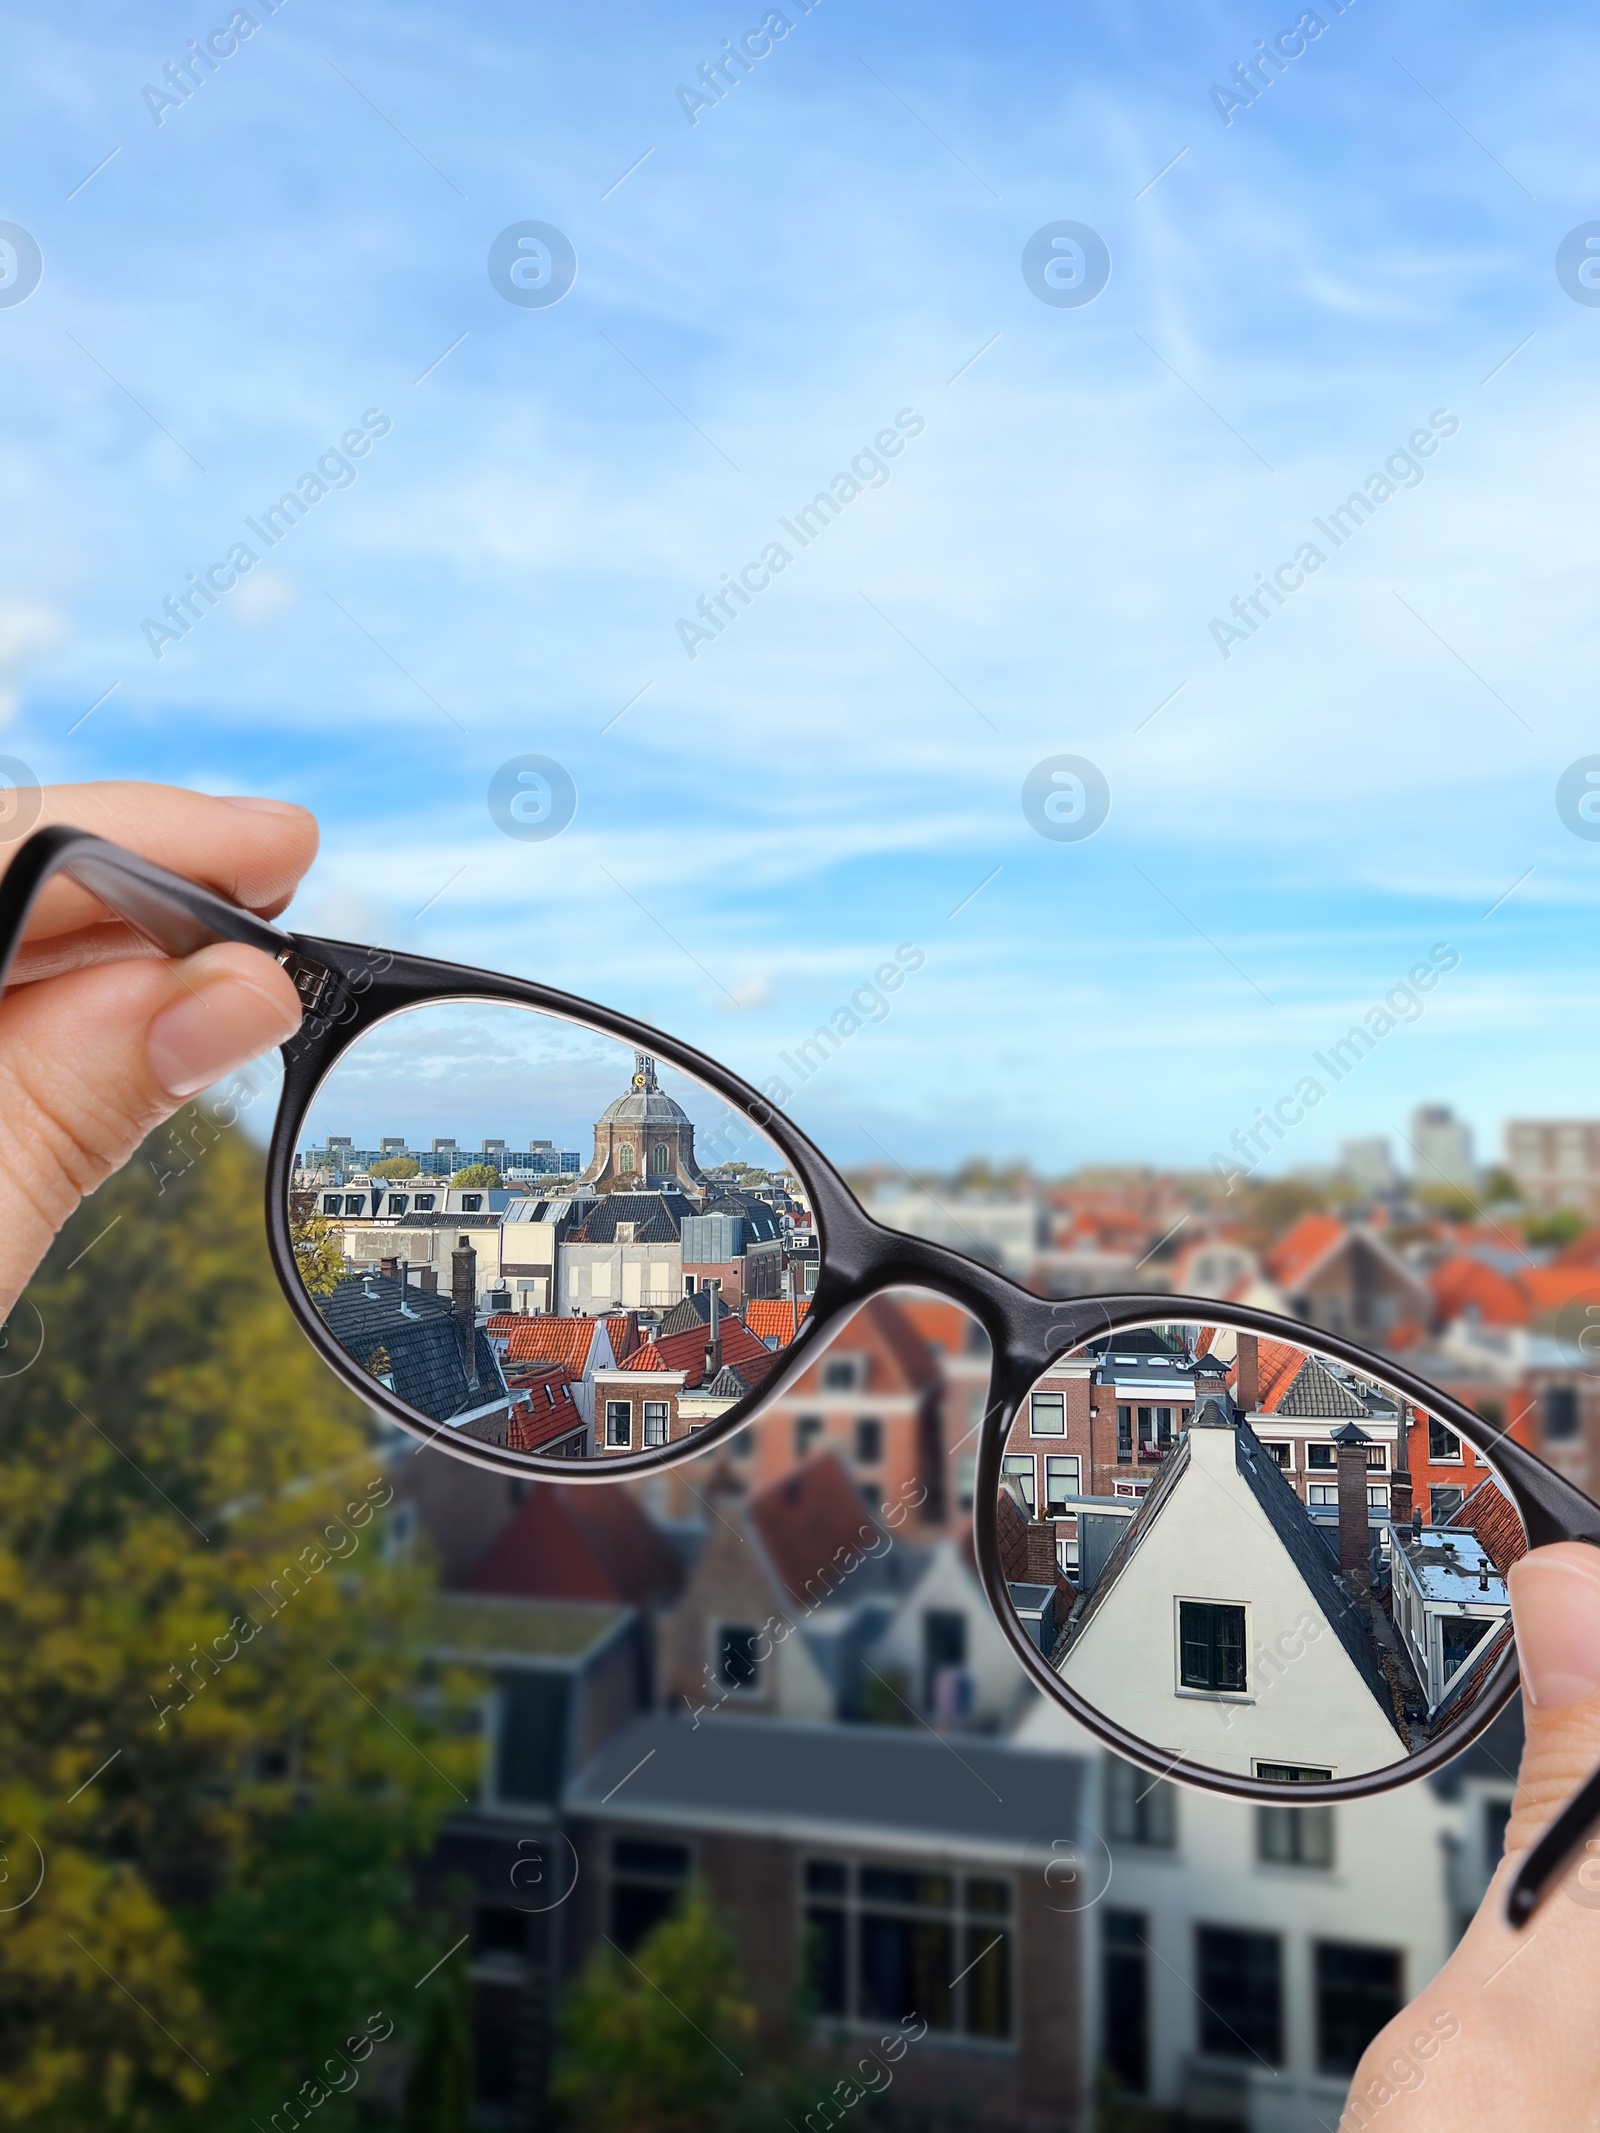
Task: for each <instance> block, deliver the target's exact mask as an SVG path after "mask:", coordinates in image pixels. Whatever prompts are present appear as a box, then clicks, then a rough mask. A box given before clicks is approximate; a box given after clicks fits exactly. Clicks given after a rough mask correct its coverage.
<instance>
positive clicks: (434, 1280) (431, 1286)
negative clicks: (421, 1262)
mask: <svg viewBox="0 0 1600 2133" xmlns="http://www.w3.org/2000/svg"><path fill="white" fill-rule="evenodd" d="M417 1287H418V1288H419V1289H420V1290H421V1291H422V1293H423V1295H424V1296H437V1295H438V1293H439V1269H438V1268H437V1267H436V1266H425V1267H420V1268H419V1269H418V1271H417Z"/></svg>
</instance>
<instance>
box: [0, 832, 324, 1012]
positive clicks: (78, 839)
mask: <svg viewBox="0 0 1600 2133" xmlns="http://www.w3.org/2000/svg"><path fill="white" fill-rule="evenodd" d="M56 874H70V875H71V876H72V878H73V880H74V881H76V882H78V883H79V884H80V885H81V886H82V887H83V888H85V889H87V890H88V891H89V893H90V894H91V895H92V896H97V897H99V899H100V901H101V902H102V903H103V904H104V905H105V906H106V907H107V909H108V910H110V911H112V912H114V913H115V914H116V916H117V917H119V918H122V919H126V921H127V923H128V924H129V925H130V926H131V927H132V928H133V929H134V931H135V932H136V933H138V934H140V935H142V936H143V938H144V939H145V940H147V941H152V942H154V944H155V945H156V947H158V948H162V949H165V951H166V952H167V954H168V955H173V956H184V955H193V954H194V952H195V950H196V949H198V948H209V947H212V946H214V945H215V944H216V943H217V942H218V941H242V942H243V943H244V945H245V946H246V947H247V948H259V949H260V950H261V952H262V954H263V955H270V956H271V957H272V958H273V960H274V961H275V962H278V963H282V964H284V965H285V967H286V968H287V969H288V971H289V974H290V976H291V977H293V978H294V979H295V981H296V983H297V984H299V983H300V973H299V971H298V969H297V968H296V963H297V961H298V958H297V957H296V953H295V944H294V941H293V940H292V938H291V937H290V936H289V935H288V934H287V933H280V932H279V931H278V929H277V927H276V926H269V925H268V924H267V922H266V920H265V919H261V918H257V917H256V916H255V914H254V912H252V911H244V910H241V909H240V907H239V906H238V905H237V904H231V903H229V902H228V900H227V898H226V897H223V896H218V895H216V894H215V893H214V891H212V890H210V889H203V888H201V886H200V885H199V883H198V882H193V881H185V880H184V879H183V877H182V876H181V875H179V874H169V873H168V872H167V870H166V868H165V867H158V866H156V865H154V864H153V863H152V862H151V861H150V860H148V859H141V858H140V857H139V855H138V854H137V853H136V852H128V851H124V850H123V848H122V846H121V845H120V844H111V843H108V842H107V840H106V839H105V838H103V837H94V836H91V835H90V834H89V832H88V831H87V830H76V829H68V828H66V827H65V826H60V827H56V828H52V829H43V830H37V831H35V833H34V834H33V836H31V837H30V838H29V839H28V840H27V842H26V843H25V844H23V845H22V846H21V847H20V849H19V850H18V852H17V856H16V857H15V858H14V859H13V860H12V862H11V864H10V866H9V867H8V868H7V869H6V872H5V875H4V876H3V877H0V988H3V987H4V985H5V981H6V976H7V974H8V972H9V971H10V968H11V965H12V962H13V960H14V959H15V956H16V952H17V947H18V944H19V943H20V941H21V939H22V934H23V929H24V927H25V926H26V925H27V923H28V914H29V912H30V911H31V910H32V909H33V905H34V902H35V899H36V898H37V897H38V895H39V892H40V890H41V889H43V888H44V886H45V884H46V883H47V882H48V881H49V880H50V879H51V877H52V876H53V875H56ZM301 989H302V992H303V991H304V987H303V986H302V988H301Z"/></svg>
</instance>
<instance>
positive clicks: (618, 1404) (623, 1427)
mask: <svg viewBox="0 0 1600 2133" xmlns="http://www.w3.org/2000/svg"><path fill="white" fill-rule="evenodd" d="M606 1442H607V1444H611V1445H622V1446H624V1447H625V1446H627V1445H629V1444H631V1443H632V1442H633V1402H632V1401H631V1400H607V1402H606Z"/></svg>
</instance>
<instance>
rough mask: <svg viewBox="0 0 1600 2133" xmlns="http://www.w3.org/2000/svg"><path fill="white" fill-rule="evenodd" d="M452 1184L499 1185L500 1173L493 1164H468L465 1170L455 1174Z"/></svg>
mask: <svg viewBox="0 0 1600 2133" xmlns="http://www.w3.org/2000/svg"><path fill="white" fill-rule="evenodd" d="M450 1182H451V1184H452V1185H498V1184H499V1182H500V1173H499V1171H498V1170H496V1169H495V1167H494V1165H493V1163H468V1164H467V1166H466V1168H465V1169H464V1170H458V1171H457V1172H456V1173H455V1175H454V1176H453V1177H452V1178H451V1180H450Z"/></svg>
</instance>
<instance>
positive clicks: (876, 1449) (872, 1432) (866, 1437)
mask: <svg viewBox="0 0 1600 2133" xmlns="http://www.w3.org/2000/svg"><path fill="white" fill-rule="evenodd" d="M856 1457H857V1459H859V1460H860V1462H861V1464H862V1465H863V1466H876V1465H877V1464H878V1463H879V1461H880V1460H881V1459H882V1458H883V1424H882V1423H881V1422H880V1421H879V1420H878V1418H877V1416H876V1415H863V1416H862V1417H861V1419H860V1421H859V1422H857V1424H856Z"/></svg>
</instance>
